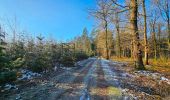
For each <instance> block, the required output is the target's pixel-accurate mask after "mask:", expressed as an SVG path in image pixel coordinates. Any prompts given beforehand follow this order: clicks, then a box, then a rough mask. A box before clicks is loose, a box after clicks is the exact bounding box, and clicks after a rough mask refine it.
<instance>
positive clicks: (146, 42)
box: [142, 0, 149, 65]
mask: <svg viewBox="0 0 170 100" xmlns="http://www.w3.org/2000/svg"><path fill="white" fill-rule="evenodd" d="M142 8H143V18H144V46H145V64H146V65H148V64H149V63H148V40H147V23H146V8H145V0H142Z"/></svg>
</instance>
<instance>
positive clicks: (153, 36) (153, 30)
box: [152, 21, 157, 60]
mask: <svg viewBox="0 0 170 100" xmlns="http://www.w3.org/2000/svg"><path fill="white" fill-rule="evenodd" d="M152 43H153V46H154V58H155V60H157V42H156V35H155V21H154V22H153V25H152Z"/></svg>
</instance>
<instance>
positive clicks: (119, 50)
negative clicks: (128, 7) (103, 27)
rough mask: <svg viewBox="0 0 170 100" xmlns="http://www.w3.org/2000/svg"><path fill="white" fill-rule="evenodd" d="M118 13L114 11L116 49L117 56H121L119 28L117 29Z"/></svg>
mask: <svg viewBox="0 0 170 100" xmlns="http://www.w3.org/2000/svg"><path fill="white" fill-rule="evenodd" d="M118 16H119V15H118V13H116V23H115V24H116V30H117V37H116V39H117V50H118V57H119V58H120V57H121V48H120V30H119V19H118Z"/></svg>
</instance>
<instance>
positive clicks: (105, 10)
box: [90, 0, 112, 59]
mask: <svg viewBox="0 0 170 100" xmlns="http://www.w3.org/2000/svg"><path fill="white" fill-rule="evenodd" d="M97 7H98V8H97V9H96V10H94V11H91V12H90V13H91V14H92V16H94V17H95V18H97V19H98V20H100V21H101V22H102V26H103V28H104V31H105V38H106V39H105V40H106V41H105V46H106V59H109V48H108V26H109V20H110V19H109V18H110V15H111V13H110V9H111V7H112V5H111V4H110V3H109V0H99V1H98V2H97Z"/></svg>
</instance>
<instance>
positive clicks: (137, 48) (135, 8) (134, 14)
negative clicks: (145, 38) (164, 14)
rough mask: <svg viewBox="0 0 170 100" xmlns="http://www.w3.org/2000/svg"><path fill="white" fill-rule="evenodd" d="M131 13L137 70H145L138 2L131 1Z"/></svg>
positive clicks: (135, 0)
mask: <svg viewBox="0 0 170 100" xmlns="http://www.w3.org/2000/svg"><path fill="white" fill-rule="evenodd" d="M130 7H131V13H130V17H131V19H130V22H131V29H132V34H133V41H134V59H135V63H136V68H137V69H145V67H144V65H143V60H142V51H141V48H140V46H141V44H140V42H139V33H138V24H137V13H138V4H137V0H131V1H130Z"/></svg>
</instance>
